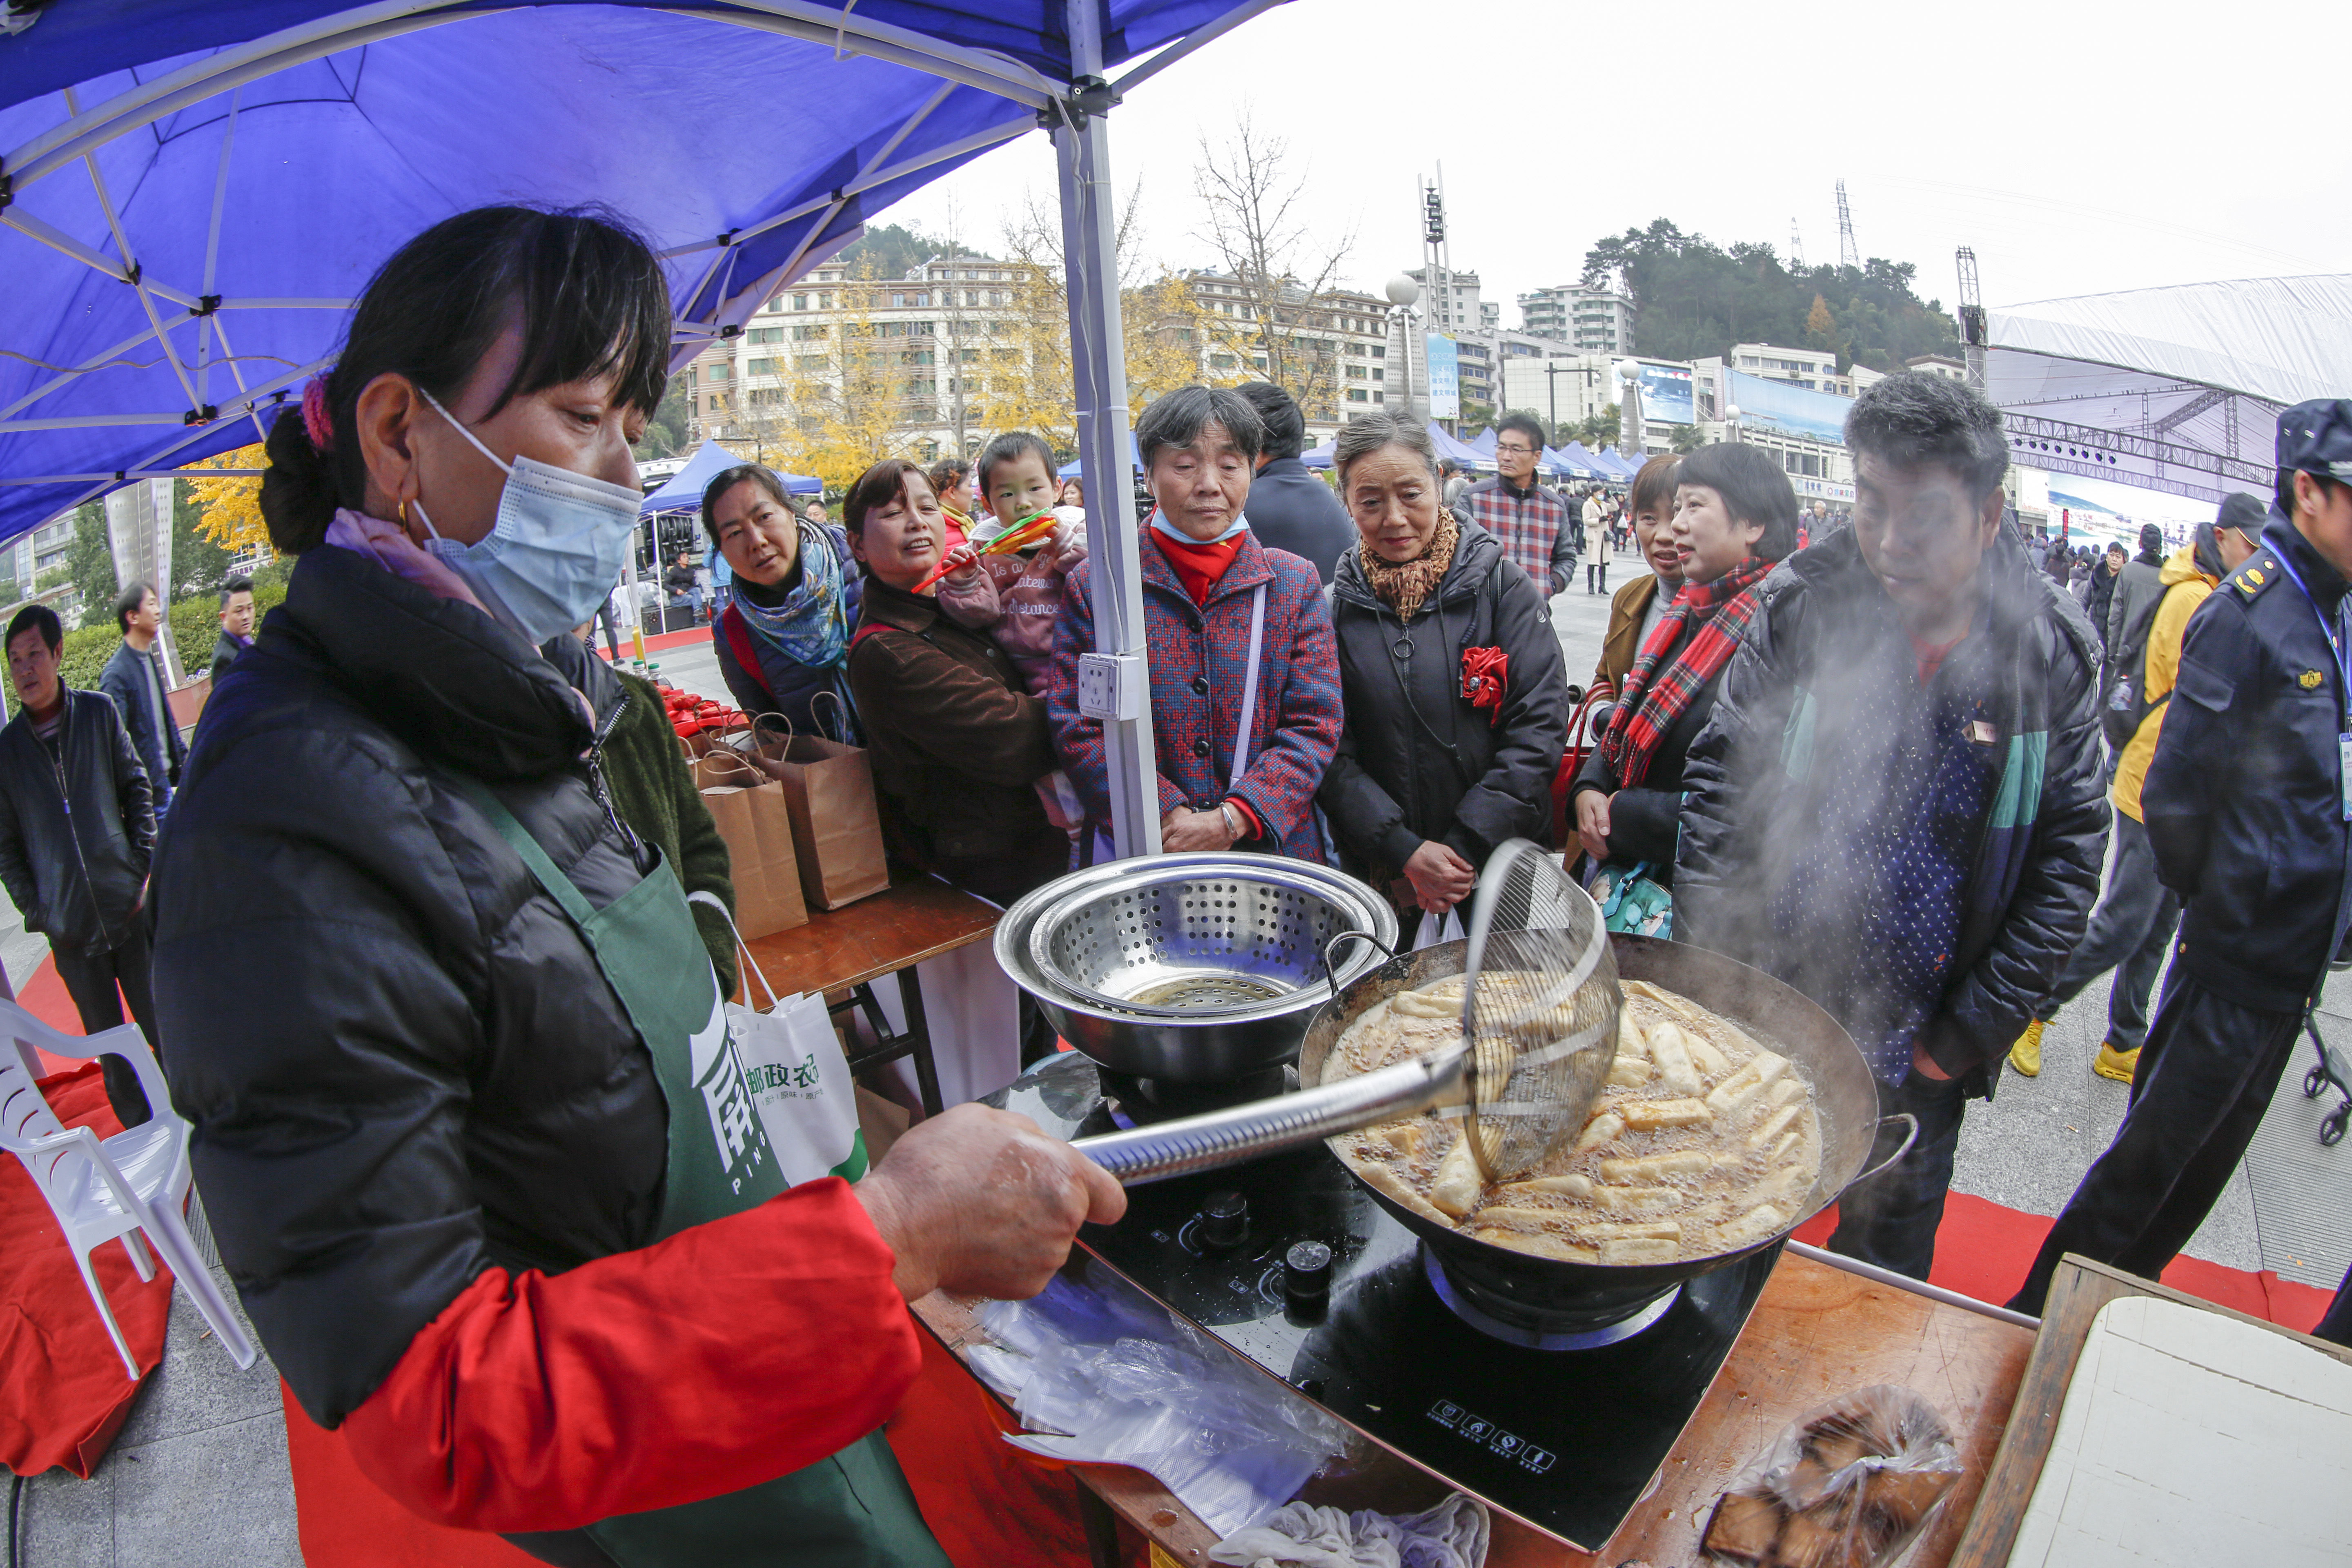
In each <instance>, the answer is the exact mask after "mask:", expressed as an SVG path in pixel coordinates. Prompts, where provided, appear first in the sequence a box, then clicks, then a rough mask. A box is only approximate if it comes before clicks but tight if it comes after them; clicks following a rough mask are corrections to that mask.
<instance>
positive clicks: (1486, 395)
mask: <svg viewBox="0 0 2352 1568" xmlns="http://www.w3.org/2000/svg"><path fill="white" fill-rule="evenodd" d="M1454 346H1455V350H1456V352H1457V353H1458V354H1459V356H1460V360H1461V365H1462V405H1463V406H1464V407H1465V408H1467V407H1469V406H1470V405H1473V404H1476V405H1479V406H1480V407H1483V408H1488V409H1492V410H1493V411H1495V412H1496V413H1498V414H1499V413H1500V412H1502V410H1504V409H1506V408H1523V407H1540V406H1541V405H1539V404H1522V403H1517V402H1514V401H1512V400H1510V399H1509V398H1507V397H1506V396H1505V395H1504V390H1505V388H1504V381H1505V375H1506V372H1507V368H1508V367H1509V366H1511V365H1513V364H1516V363H1521V362H1524V361H1528V360H1540V359H1543V358H1545V357H1547V356H1549V355H1558V354H1559V353H1560V352H1561V350H1560V346H1559V344H1558V343H1556V342H1551V341H1550V340H1549V339H1547V338H1538V337H1536V336H1534V335H1533V334H1531V333H1528V332H1514V331H1505V330H1504V329H1502V328H1500V327H1495V328H1490V329H1488V330H1487V331H1483V332H1477V333H1473V334H1469V335H1465V336H1463V337H1459V338H1456V339H1455V340H1454Z"/></svg>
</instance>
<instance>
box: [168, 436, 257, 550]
mask: <svg viewBox="0 0 2352 1568" xmlns="http://www.w3.org/2000/svg"><path fill="white" fill-rule="evenodd" d="M267 461H268V459H267V458H264V457H263V455H262V450H261V448H260V447H258V446H252V447H238V448H236V450H235V451H233V452H223V453H222V454H220V456H218V457H216V458H205V459H204V460H203V461H202V462H198V463H191V464H189V465H188V467H187V468H185V469H184V470H183V471H184V472H185V473H186V474H187V475H188V476H189V487H188V488H189V489H190V491H191V492H192V493H193V494H194V499H195V503H196V506H197V509H198V514H199V515H198V517H197V520H196V528H197V531H199V532H201V533H203V534H204V536H205V538H207V539H209V540H211V541H212V542H214V543H215V544H217V545H219V546H220V547H221V548H222V549H224V550H226V551H227V552H229V553H230V554H231V555H244V554H247V553H249V552H253V551H255V550H258V549H267V548H268V544H269V529H268V524H266V523H264V522H263V521H261V481H260V480H259V479H252V478H247V477H245V476H242V475H234V474H224V475H222V476H221V477H220V478H218V479H203V478H199V477H198V476H199V475H201V474H202V473H203V472H204V471H205V469H207V468H261V467H263V466H264V465H265V464H266V463H267Z"/></svg>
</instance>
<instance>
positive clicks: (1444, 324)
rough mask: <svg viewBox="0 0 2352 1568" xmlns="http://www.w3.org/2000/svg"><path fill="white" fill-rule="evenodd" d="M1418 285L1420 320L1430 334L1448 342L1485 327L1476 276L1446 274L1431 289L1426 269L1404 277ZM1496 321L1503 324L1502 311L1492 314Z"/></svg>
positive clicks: (1459, 273)
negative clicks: (1438, 333) (1440, 334)
mask: <svg viewBox="0 0 2352 1568" xmlns="http://www.w3.org/2000/svg"><path fill="white" fill-rule="evenodd" d="M1405 276H1406V277H1408V278H1410V279H1412V280H1413V281H1414V282H1416V283H1418V284H1420V285H1421V304H1420V310H1421V314H1422V320H1423V321H1425V322H1426V323H1427V324H1428V327H1429V330H1430V331H1433V332H1442V333H1444V335H1445V336H1447V337H1449V338H1458V337H1461V336H1462V335H1463V334H1464V333H1465V332H1475V331H1479V330H1480V329H1481V328H1483V327H1484V326H1485V325H1486V305H1485V304H1484V302H1482V301H1481V300H1479V298H1478V275H1477V274H1476V273H1475V272H1448V273H1446V274H1445V275H1444V278H1443V279H1440V280H1439V282H1440V286H1437V287H1433V286H1432V285H1431V283H1430V280H1429V269H1428V268H1425V267H1416V268H1412V270H1410V271H1408V272H1407V273H1406V274H1405ZM1495 319H1496V321H1498V322H1499V321H1501V320H1502V310H1501V308H1500V307H1499V306H1498V307H1496V310H1495Z"/></svg>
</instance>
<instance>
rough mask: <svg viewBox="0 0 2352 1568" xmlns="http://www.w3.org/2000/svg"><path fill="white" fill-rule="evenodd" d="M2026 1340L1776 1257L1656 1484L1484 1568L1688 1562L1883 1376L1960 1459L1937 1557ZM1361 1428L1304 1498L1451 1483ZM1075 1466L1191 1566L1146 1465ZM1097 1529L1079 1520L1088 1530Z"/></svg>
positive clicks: (1188, 1537) (1527, 1535)
mask: <svg viewBox="0 0 2352 1568" xmlns="http://www.w3.org/2000/svg"><path fill="white" fill-rule="evenodd" d="M974 1305H975V1303H972V1302H969V1301H965V1300H961V1299H958V1298H954V1297H950V1296H945V1295H932V1296H929V1297H927V1298H925V1299H924V1300H921V1301H919V1302H917V1303H916V1304H915V1311H916V1315H917V1316H918V1317H919V1319H920V1320H921V1321H922V1322H923V1323H924V1324H925V1326H926V1327H928V1328H929V1329H930V1330H931V1331H932V1332H933V1333H935V1334H937V1335H938V1336H939V1337H940V1341H941V1342H943V1343H945V1344H946V1345H947V1347H948V1348H949V1349H950V1351H952V1352H955V1353H956V1354H957V1355H958V1357H959V1358H963V1357H965V1356H967V1355H968V1352H969V1349H970V1346H971V1344H972V1343H974V1342H980V1341H983V1340H984V1338H985V1336H984V1335H982V1333H981V1331H980V1330H979V1328H978V1325H977V1324H976V1323H975V1322H974V1321H973V1320H972V1316H971V1309H972V1307H973V1306H974ZM2033 1345H2034V1335H2033V1333H2032V1331H2031V1330H2028V1329H2023V1328H2020V1327H2018V1326H2017V1325H2015V1324H2012V1323H2005V1322H2001V1321H1998V1320H1995V1319H1992V1318H1988V1317H1985V1316H1984V1315H1982V1314H1981V1313H1979V1312H1974V1311H1970V1310H1968V1309H1966V1308H1960V1307H1953V1306H1948V1305H1946V1304H1945V1303H1943V1302H1940V1301H1937V1300H1931V1299H1929V1298H1927V1297H1925V1296H1920V1295H1917V1294H1915V1293H1913V1292H1912V1291H1909V1290H1906V1289H1899V1288H1896V1287H1894V1286H1888V1285H1882V1284H1878V1283H1875V1282H1874V1281H1872V1280H1868V1279H1862V1278H1860V1277H1859V1276H1857V1275H1853V1274H1850V1273H1847V1272H1845V1271H1844V1270H1843V1269H1840V1268H1832V1267H1830V1266H1828V1265H1825V1264H1822V1263H1816V1262H1813V1261H1812V1260H1811V1259H1809V1258H1798V1257H1795V1256H1793V1255H1788V1256H1783V1257H1782V1258H1781V1259H1780V1265H1779V1267H1777V1268H1774V1269H1773V1271H1772V1276H1771V1278H1770V1279H1769V1280H1767V1281H1766V1282H1765V1286H1764V1291H1763V1294H1762V1295H1761V1296H1760V1297H1759V1299H1758V1300H1757V1303H1756V1310H1755V1311H1754V1313H1753V1314H1751V1315H1750V1317H1749V1319H1748V1326H1747V1328H1746V1329H1745V1330H1744V1331H1742V1332H1741V1334H1740V1336H1739V1338H1738V1341H1737V1342H1735V1343H1734V1344H1733V1346H1732V1350H1731V1354H1730V1355H1729V1356H1728V1357H1727V1359H1726V1360H1725V1362H1724V1364H1723V1366H1722V1368H1721V1370H1720V1371H1718V1372H1717V1373H1716V1377H1715V1381H1714V1382H1713V1383H1712V1384H1709V1385H1708V1387H1707V1391H1706V1395H1705V1396H1704V1397H1703V1398H1702V1399H1701V1400H1700V1402H1699V1406H1698V1409H1697V1410H1696V1412H1695V1413H1694V1414H1693V1415H1692V1416H1691V1420H1690V1423H1689V1425H1688V1426H1685V1428H1684V1429H1683V1434H1682V1436H1681V1437H1679V1438H1678V1439H1676V1441H1675V1446H1674V1447H1673V1449H1672V1450H1670V1451H1669V1452H1668V1454H1667V1456H1666V1458H1665V1462H1664V1464H1663V1465H1661V1466H1660V1467H1659V1472H1658V1480H1657V1484H1656V1485H1655V1487H1654V1489H1652V1491H1651V1492H1650V1494H1649V1495H1648V1496H1647V1497H1645V1498H1643V1500H1641V1502H1639V1503H1638V1504H1636V1505H1635V1506H1634V1509H1633V1512H1632V1514H1630V1515H1629V1516H1628V1517H1627V1518H1626V1520H1625V1522H1624V1523H1623V1524H1622V1525H1621V1526H1620V1527H1619V1528H1618V1531H1617V1533H1616V1534H1615V1535H1613V1536H1612V1537H1611V1538H1610V1540H1609V1541H1608V1542H1607V1543H1606V1544H1605V1545H1604V1546H1602V1548H1601V1550H1600V1551H1599V1552H1597V1553H1593V1554H1590V1555H1588V1554H1587V1553H1585V1552H1579V1551H1577V1550H1575V1549H1574V1548H1572V1547H1570V1546H1569V1545H1567V1544H1566V1543H1565V1542H1561V1541H1560V1540H1559V1538H1558V1537H1556V1536H1553V1535H1550V1534H1549V1533H1547V1532H1545V1531H1540V1530H1538V1529H1536V1528H1535V1527H1533V1526H1531V1525H1528V1524H1527V1523H1525V1522H1523V1521H1519V1520H1517V1519H1515V1518H1513V1517H1511V1516H1510V1515H1507V1514H1505V1513H1502V1512H1500V1511H1499V1510H1498V1511H1496V1514H1495V1516H1494V1536H1493V1542H1492V1545H1491V1547H1490V1550H1489V1552H1488V1556H1487V1563H1489V1564H1490V1568H1594V1565H1596V1564H1597V1565H1600V1568H1617V1565H1618V1564H1620V1563H1628V1562H1633V1561H1640V1562H1644V1563H1655V1564H1658V1565H1659V1568H1664V1565H1666V1564H1671V1563H1694V1562H1697V1561H1698V1560H1699V1554H1698V1541H1699V1534H1700V1531H1702V1530H1703V1529H1704V1528H1705V1526H1706V1515H1707V1510H1709V1509H1710V1508H1712V1507H1713V1505H1714V1502H1715V1499H1716V1497H1717V1495H1718V1494H1719V1493H1721V1492H1722V1491H1723V1489H1725V1488H1726V1487H1727V1486H1728V1485H1730V1483H1731V1482H1732V1480H1733V1479H1735V1478H1736V1477H1737V1476H1738V1473H1739V1472H1740V1471H1741V1470H1742V1469H1743V1468H1746V1466H1747V1465H1748V1462H1749V1461H1750V1460H1751V1459H1753V1458H1756V1457H1757V1456H1758V1455H1759V1454H1761V1453H1762V1452H1763V1451H1764V1450H1765V1448H1766V1447H1769V1445H1770V1444H1771V1442H1772V1440H1773V1439H1774V1438H1775V1437H1776V1436H1779V1435H1780V1429H1781V1428H1782V1427H1783V1426H1787V1425H1789V1423H1790V1422H1791V1421H1794V1420H1795V1419H1797V1418H1798V1417H1799V1416H1801V1415H1804V1414H1805V1413H1806V1412H1808V1411H1810V1410H1811V1409H1812V1408H1813V1407H1814V1406H1816V1405H1822V1404H1824V1403H1826V1402H1828V1401H1829V1400H1831V1399H1832V1398H1835V1397H1836V1396H1837V1395H1839V1394H1845V1393H1847V1392H1849V1391H1851V1390H1853V1389H1856V1388H1862V1387H1866V1386H1868V1385H1869V1384H1879V1383H1887V1384H1900V1385H1902V1386H1904V1387H1907V1388H1911V1389H1914V1390H1916V1391H1917V1392H1918V1393H1919V1394H1921V1395H1923V1396H1924V1397H1925V1398H1926V1399H1927V1401H1928V1403H1930V1404H1931V1405H1934V1406H1935V1407H1936V1408H1937V1410H1938V1411H1940V1412H1942V1414H1943V1415H1944V1418H1945V1420H1946V1421H1948V1423H1950V1424H1951V1426H1952V1431H1953V1437H1954V1441H1955V1443H1956V1445H1957V1447H1958V1448H1959V1451H1960V1457H1961V1459H1962V1460H1963V1461H1964V1463H1965V1464H1966V1466H1967V1474H1966V1475H1964V1476H1963V1477H1962V1478H1961V1480H1960V1483H1959V1485H1958V1487H1957V1488H1956V1489H1954V1490H1953V1492H1952V1494H1951V1497H1950V1499H1949V1500H1948V1502H1947V1503H1946V1505H1945V1508H1944V1511H1943V1513H1942V1514H1941V1515H1939V1516H1938V1522H1937V1526H1936V1528H1935V1529H1934V1530H1933V1531H1930V1532H1929V1534H1928V1535H1927V1538H1926V1539H1925V1540H1924V1541H1922V1542H1920V1545H1919V1548H1918V1550H1917V1552H1916V1553H1915V1554H1914V1555H1913V1556H1912V1557H1911V1559H1910V1560H1909V1563H1908V1568H1942V1565H1943V1564H1944V1563H1946V1561H1947V1559H1948V1558H1949V1557H1950V1556H1951V1553H1952V1551H1953V1546H1954V1543H1955V1542H1957V1541H1958V1539H1959V1537H1960V1533H1961V1531H1962V1530H1963V1528H1964V1527H1965V1526H1966V1524H1967V1522H1968V1521H1969V1511H1970V1510H1971V1509H1973V1508H1974V1507H1975V1506H1976V1500H1977V1495H1978V1492H1979V1489H1981V1488H1982V1486H1983V1484H1984V1481H1985V1477H1986V1473H1987V1470H1988V1468H1989V1467H1990V1465H1991V1462H1992V1458H1993V1453H1994V1449H1995V1447H1996V1446H1997V1445H1999V1444H2000V1440H2001V1433H2002V1430H2003V1428H2004V1427H2005V1426H2006V1425H2007V1423H2008V1419H2009V1411H2010V1405H2011V1401H2012V1399H2013V1398H2014V1397H2015V1395H2016V1394H2017V1391H2018V1387H2019V1384H2020V1382H2021V1379H2022V1378H2023V1376H2024V1373H2025V1368H2026V1363H2027V1359H2028V1357H2029V1355H2031V1354H2032V1351H2033ZM1363 1441H1364V1445H1365V1446H1366V1447H1367V1449H1368V1450H1369V1456H1368V1458H1369V1462H1367V1463H1364V1464H1362V1465H1360V1467H1359V1468H1357V1469H1356V1470H1355V1472H1354V1473H1353V1474H1351V1475H1349V1477H1348V1478H1347V1479H1345V1480H1344V1481H1343V1482H1339V1483H1332V1482H1328V1481H1326V1480H1325V1479H1323V1478H1320V1477H1318V1478H1317V1479H1314V1480H1312V1481H1309V1482H1308V1483H1307V1487H1306V1489H1304V1490H1303V1491H1302V1492H1301V1493H1300V1494H1299V1495H1300V1497H1301V1498H1302V1499H1303V1500H1306V1501H1308V1502H1314V1503H1326V1504H1329V1505H1332V1506H1335V1507H1343V1508H1349V1509H1357V1508H1376V1509H1379V1510H1381V1511H1383V1512H1388V1513H1407V1512H1412V1511H1414V1510H1420V1509H1424V1508H1427V1507H1429V1506H1431V1505H1432V1504H1433V1503H1435V1502H1437V1501H1438V1500H1441V1499H1442V1498H1444V1496H1445V1494H1446V1493H1447V1491H1449V1490H1450V1489H1451V1486H1450V1484H1449V1483H1448V1482H1446V1481H1445V1480H1444V1479H1442V1478H1440V1477H1439V1476H1438V1475H1437V1474H1436V1473H1435V1472H1434V1471H1431V1470H1428V1469H1426V1468H1423V1466H1421V1465H1419V1464H1418V1463H1416V1462H1414V1461H1413V1460H1412V1459H1409V1458H1405V1457H1404V1456H1403V1455H1402V1454H1400V1453H1397V1452H1396V1451H1394V1450H1393V1449H1389V1448H1386V1447H1384V1446H1381V1445H1380V1444H1378V1443H1376V1442H1375V1441H1374V1440H1373V1439H1370V1437H1366V1438H1364V1440H1363ZM1072 1473H1073V1474H1075V1475H1076V1476H1077V1478H1078V1479H1079V1482H1080V1486H1081V1496H1082V1497H1085V1496H1088V1495H1091V1496H1092V1497H1093V1498H1096V1499H1099V1500H1100V1501H1101V1502H1102V1503H1103V1504H1105V1505H1107V1508H1108V1513H1109V1514H1111V1515H1113V1516H1115V1517H1116V1519H1117V1520H1118V1521H1119V1523H1120V1524H1121V1525H1123V1526H1124V1527H1125V1528H1126V1530H1127V1531H1131V1532H1132V1533H1134V1534H1138V1535H1140V1536H1142V1537H1143V1538H1144V1539H1145V1540H1146V1541H1147V1542H1150V1545H1151V1546H1152V1547H1153V1548H1154V1549H1156V1550H1155V1552H1154V1555H1153V1561H1154V1562H1155V1563H1157V1562H1159V1561H1160V1558H1161V1557H1165V1558H1166V1559H1169V1560H1171V1561H1173V1562H1174V1563H1178V1564H1181V1565H1183V1568H1191V1565H1192V1564H1195V1563H1204V1562H1206V1561H1207V1552H1208V1548H1210V1547H1211V1546H1213V1545H1214V1544H1215V1543H1216V1539H1217V1538H1216V1535H1215V1532H1213V1531H1211V1530H1210V1529H1209V1528H1208V1526H1206V1525H1205V1524H1203V1523H1202V1522H1201V1521H1200V1520H1199V1518H1197V1517H1196V1516H1195V1515H1194V1514H1193V1513H1192V1510H1189V1509H1187V1508H1186V1507H1185V1506H1184V1505H1183V1504H1182V1503H1181V1502H1180V1501H1178V1500H1176V1498H1175V1497H1174V1496H1173V1495H1172V1494H1171V1493H1170V1492H1169V1491H1167V1490H1166V1489H1164V1488H1162V1487H1161V1486H1160V1483H1159V1482H1157V1481H1155V1480H1153V1479H1151V1478H1150V1476H1148V1475H1145V1474H1144V1473H1143V1472H1142V1471H1140V1470H1135V1469H1129V1468H1124V1467H1119V1466H1108V1465H1104V1466H1080V1467H1077V1468H1075V1469H1074V1471H1073V1472H1072ZM1107 1528H1108V1526H1107V1523H1105V1522H1098V1521H1095V1520H1090V1521H1089V1524H1088V1530H1089V1533H1090V1535H1097V1536H1099V1535H1100V1534H1101V1533H1102V1532H1103V1531H1105V1530H1107ZM1106 1544H1108V1543H1106ZM1138 1560H1139V1558H1138V1557H1136V1556H1135V1555H1132V1554H1130V1555H1127V1556H1111V1555H1107V1554H1105V1553H1104V1552H1097V1557H1096V1561H1097V1563H1115V1562H1135V1561H1138ZM1995 1561H1998V1560H1997V1559H1996V1560H1995Z"/></svg>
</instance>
